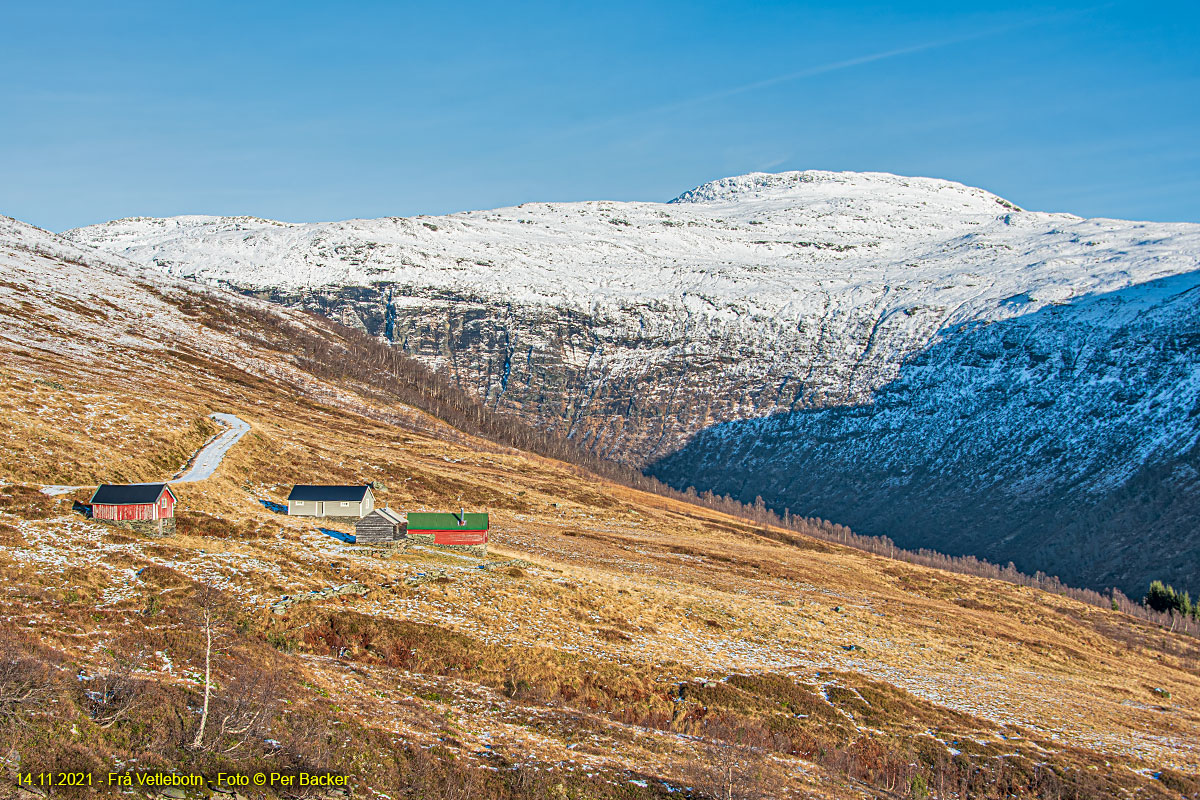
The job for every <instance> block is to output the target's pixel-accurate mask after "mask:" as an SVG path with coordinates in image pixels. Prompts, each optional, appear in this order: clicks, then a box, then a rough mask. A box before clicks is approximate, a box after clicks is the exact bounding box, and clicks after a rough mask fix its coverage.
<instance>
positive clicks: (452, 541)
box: [408, 511, 491, 546]
mask: <svg viewBox="0 0 1200 800" xmlns="http://www.w3.org/2000/svg"><path fill="white" fill-rule="evenodd" d="M490 527H491V525H490V523H489V522H488V515H487V514H475V513H467V512H466V511H459V512H458V513H457V514H455V513H454V512H449V513H436V512H423V511H410V512H408V535H409V536H410V537H420V538H423V539H425V541H430V538H431V537H432V541H433V543H434V544H441V545H454V546H463V545H481V544H487V540H488V530H489V529H490Z"/></svg>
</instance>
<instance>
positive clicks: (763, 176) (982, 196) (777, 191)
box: [670, 169, 1021, 211]
mask: <svg viewBox="0 0 1200 800" xmlns="http://www.w3.org/2000/svg"><path fill="white" fill-rule="evenodd" d="M880 193H882V194H888V195H900V194H911V193H916V194H922V193H924V194H929V195H940V194H946V193H957V194H961V195H963V196H964V197H968V198H971V199H972V200H975V201H983V202H984V203H985V204H987V205H989V206H990V205H991V204H996V205H999V206H1001V207H1003V208H1005V209H1008V210H1009V211H1020V210H1021V209H1020V208H1018V207H1017V206H1016V205H1015V204H1013V203H1010V202H1009V201H1007V200H1005V199H1004V198H1002V197H999V196H997V195H994V194H992V193H991V192H988V191H986V190H984V189H979V188H976V187H974V186H967V185H965V184H962V183H957V182H955V181H948V180H943V179H941V178H912V177H906V176H903V175H893V174H891V173H889V172H831V171H829V170H818V169H809V170H792V171H790V172H748V173H746V174H745V175H733V176H730V177H727V178H719V179H718V180H715V181H709V182H708V183H703V184H701V185H699V186H697V187H696V188H694V189H689V190H688V191H686V192H684V193H683V194H681V195H679V196H678V197H676V198H675V199H673V200H671V201H670V202H671V203H737V202H746V201H754V200H766V199H781V198H787V197H795V198H801V197H813V198H816V197H830V196H837V195H841V196H866V195H876V194H880Z"/></svg>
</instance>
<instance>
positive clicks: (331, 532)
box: [317, 528, 356, 544]
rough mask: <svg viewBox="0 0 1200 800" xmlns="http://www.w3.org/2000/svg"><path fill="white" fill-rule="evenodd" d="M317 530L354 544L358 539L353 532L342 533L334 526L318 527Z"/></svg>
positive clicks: (340, 540)
mask: <svg viewBox="0 0 1200 800" xmlns="http://www.w3.org/2000/svg"><path fill="white" fill-rule="evenodd" d="M317 530H319V531H320V532H321V533H323V534H325V535H326V536H332V537H333V538H335V539H337V540H338V541H339V542H345V543H346V544H354V542H355V541H356V540H355V538H354V535H353V534H350V533H342V532H341V531H335V530H334V529H333V528H317Z"/></svg>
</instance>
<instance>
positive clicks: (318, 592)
mask: <svg viewBox="0 0 1200 800" xmlns="http://www.w3.org/2000/svg"><path fill="white" fill-rule="evenodd" d="M369 591H370V589H369V588H367V587H366V586H364V585H363V584H361V583H347V584H344V585H342V586H333V587H331V588H329V589H314V590H313V591H311V592H309V593H308V594H302V595H297V596H296V597H291V596H289V595H286V594H285V595H284V596H283V597H281V598H279V599H278V600H276V601H275V602H274V603H272V604H271V611H272V613H275V614H282V613H284V612H285V611H287V610H288V609H289V608H291V607H292V606H293V605H295V604H296V603H307V602H310V601H313V600H325V599H327V598H330V597H340V596H342V595H350V594H353V595H364V594H366V593H367V592H369Z"/></svg>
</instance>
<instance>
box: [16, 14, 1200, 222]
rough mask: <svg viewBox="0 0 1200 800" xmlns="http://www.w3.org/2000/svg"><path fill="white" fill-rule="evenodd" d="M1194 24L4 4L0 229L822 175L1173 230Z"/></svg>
mask: <svg viewBox="0 0 1200 800" xmlns="http://www.w3.org/2000/svg"><path fill="white" fill-rule="evenodd" d="M835 6H836V7H835ZM1198 30H1200V11H1197V10H1194V7H1193V6H1191V5H1190V4H1188V5H1185V4H1183V3H1178V4H1176V3H1163V4H1152V5H1150V4H1142V3H1135V2H1114V3H1108V4H1103V5H1094V4H1090V5H1089V4H1056V5H1054V6H1045V5H1035V4H1021V3H1016V4H987V5H986V6H985V5H984V4H979V6H978V7H977V10H973V9H972V8H971V7H970V5H969V4H963V3H949V2H946V3H892V4H886V5H884V4H881V5H877V6H869V5H857V6H854V5H850V4H816V3H813V4H808V3H782V2H781V3H772V2H758V3H754V4H747V3H705V2H687V3H683V2H680V3H666V2H663V3H652V2H648V3H623V2H607V3H586V4H585V3H573V2H572V3H562V2H547V3H512V4H497V3H458V4H453V3H445V4H436V3H421V4H411V5H410V4H404V3H369V2H359V3H354V2H346V3H337V4H334V3H330V4H318V3H307V2H286V3H285V2H280V3H273V2H255V3H228V2H221V1H219V0H210V1H209V2H206V3H203V4H191V5H189V6H187V7H185V6H184V5H183V4H173V3H162V2H154V3H149V2H148V3H131V2H119V0H118V1H117V2H112V3H103V4H102V3H94V2H88V3H78V4H76V3H40V4H39V3H21V4H16V3H10V4H6V6H5V8H4V10H3V18H2V21H0V71H2V74H3V75H4V76H5V79H4V81H3V82H2V83H0V148H2V150H0V152H2V153H3V161H0V213H3V214H8V215H10V216H14V217H17V218H18V219H23V220H25V221H28V222H32V223H34V224H37V225H41V226H43V227H46V228H50V229H52V230H63V229H66V228H70V227H74V226H77V225H84V224H88V223H93V222H100V221H103V220H107V219H113V218H117V217H125V216H138V215H143V216H167V215H174V214H188V213H205V214H254V215H257V216H264V217H272V218H276V219H285V220H293V221H312V220H326V219H345V218H351V217H377V216H403V215H411V214H420V213H427V214H437V213H446V212H450V211H458V210H465V209H472V208H489V207H495V206H501V205H513V204H517V203H521V202H525V201H529V200H583V199H616V200H634V199H637V200H666V199H669V198H671V197H673V196H675V195H676V194H679V193H680V192H683V191H685V190H686V189H689V188H691V187H692V186H694V185H696V184H699V183H702V182H704V181H706V180H711V179H713V178H718V177H722V176H725V175H733V174H739V173H744V172H750V171H754V170H767V171H780V170H788V169H834V170H879V171H886V172H895V173H899V174H908V175H929V176H935V177H942V178H949V179H952V180H958V181H962V182H964V183H969V184H973V185H977V186H982V187H984V188H987V189H989V190H991V191H994V192H996V193H998V194H1001V195H1003V196H1005V197H1008V198H1009V199H1010V200H1012V201H1013V202H1016V203H1017V204H1019V205H1021V206H1024V207H1026V208H1031V209H1037V210H1046V211H1071V212H1074V213H1078V214H1083V215H1086V216H1111V217H1124V218H1134V219H1154V220H1179V221H1195V222H1200V151H1198V149H1197V143H1198V141H1200V135H1198V133H1200V34H1198V33H1197V31H1198Z"/></svg>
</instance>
